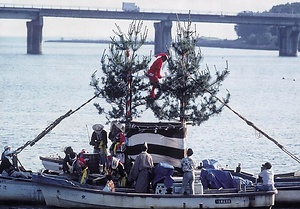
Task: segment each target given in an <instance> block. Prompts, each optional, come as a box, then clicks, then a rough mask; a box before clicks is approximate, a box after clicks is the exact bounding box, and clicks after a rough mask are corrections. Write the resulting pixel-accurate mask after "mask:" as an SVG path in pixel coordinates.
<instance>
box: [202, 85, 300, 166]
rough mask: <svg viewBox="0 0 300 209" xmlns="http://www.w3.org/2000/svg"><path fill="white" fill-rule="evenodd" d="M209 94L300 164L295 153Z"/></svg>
mask: <svg viewBox="0 0 300 209" xmlns="http://www.w3.org/2000/svg"><path fill="white" fill-rule="evenodd" d="M206 91H207V92H208V93H209V94H211V95H212V96H213V97H215V98H216V99H217V100H218V101H219V102H221V103H222V104H223V105H224V106H225V107H227V108H228V109H229V110H231V111H232V112H233V113H234V114H236V115H237V116H238V117H239V118H241V119H242V120H243V121H245V122H246V123H247V125H248V126H251V127H253V128H254V129H255V130H256V131H258V132H259V133H261V134H262V135H264V136H265V137H266V138H267V139H269V140H271V141H272V142H273V143H274V144H276V146H278V147H279V148H280V149H281V150H282V151H284V152H285V153H286V154H288V155H289V156H290V157H291V158H293V159H294V160H296V161H297V162H298V163H300V159H299V158H298V157H297V156H296V155H294V154H293V153H291V152H290V151H288V150H287V149H286V148H285V147H284V146H283V145H281V144H280V143H279V142H278V141H276V140H275V139H274V138H272V137H271V136H269V135H268V134H267V133H265V132H264V131H262V130H261V129H259V128H258V127H257V126H255V125H254V123H252V122H251V121H249V120H248V119H246V118H245V117H243V116H242V115H240V114H239V113H238V112H236V111H235V110H234V109H232V108H231V107H230V106H229V105H227V104H226V103H224V102H223V101H222V100H221V99H219V98H218V97H217V96H214V95H213V94H212V93H211V92H209V91H208V90H206Z"/></svg>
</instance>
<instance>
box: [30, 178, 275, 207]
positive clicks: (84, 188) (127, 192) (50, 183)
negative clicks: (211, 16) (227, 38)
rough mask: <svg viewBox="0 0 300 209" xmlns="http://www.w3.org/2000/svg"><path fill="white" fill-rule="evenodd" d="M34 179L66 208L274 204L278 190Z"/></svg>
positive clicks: (49, 198) (55, 203) (50, 199)
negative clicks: (190, 189) (108, 185)
mask: <svg viewBox="0 0 300 209" xmlns="http://www.w3.org/2000/svg"><path fill="white" fill-rule="evenodd" d="M33 181H35V182H36V183H37V184H39V185H40V188H41V190H42V192H43V195H44V198H45V202H46V205H47V206H55V207H63V208H116V209H122V208H124V209H125V208H133V209H135V208H136V209H144V208H160V209H171V208H172V209H177V208H178V209H179V208H190V209H194V208H195V209H196V208H197V209H199V208H228V209H229V208H271V207H272V206H273V205H274V201H275V194H276V193H277V191H276V190H274V191H258V192H256V191H254V190H250V189H247V190H244V191H238V190H237V189H224V190H207V191H205V192H204V193H201V190H200V191H199V193H197V192H196V194H195V195H185V194H179V193H178V192H176V189H173V193H172V194H165V193H161V192H158V191H156V192H154V193H136V192H134V189H133V188H131V187H119V186H116V187H115V188H114V190H113V191H107V190H105V189H104V188H105V187H104V186H92V185H86V184H80V183H78V182H76V181H72V180H70V179H66V178H61V177H57V176H55V175H47V174H36V175H33Z"/></svg>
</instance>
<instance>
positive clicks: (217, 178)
mask: <svg viewBox="0 0 300 209" xmlns="http://www.w3.org/2000/svg"><path fill="white" fill-rule="evenodd" d="M201 182H202V185H203V188H204V189H220V188H223V189H227V188H234V185H233V176H232V175H231V173H230V172H229V171H223V170H217V169H205V168H202V170H201Z"/></svg>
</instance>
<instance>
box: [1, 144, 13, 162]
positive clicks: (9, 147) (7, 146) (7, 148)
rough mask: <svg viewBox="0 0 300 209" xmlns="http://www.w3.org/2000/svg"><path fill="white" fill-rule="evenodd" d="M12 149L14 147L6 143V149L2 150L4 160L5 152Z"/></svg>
mask: <svg viewBox="0 0 300 209" xmlns="http://www.w3.org/2000/svg"><path fill="white" fill-rule="evenodd" d="M11 149H12V147H11V146H10V145H6V146H5V147H4V151H3V152H2V155H1V161H3V158H4V157H5V156H4V152H5V151H7V150H11Z"/></svg>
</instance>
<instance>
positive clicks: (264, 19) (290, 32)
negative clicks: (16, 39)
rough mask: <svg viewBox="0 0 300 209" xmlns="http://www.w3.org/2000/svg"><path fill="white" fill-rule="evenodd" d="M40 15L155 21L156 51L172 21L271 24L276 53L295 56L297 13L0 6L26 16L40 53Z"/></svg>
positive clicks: (32, 50) (165, 42)
mask: <svg viewBox="0 0 300 209" xmlns="http://www.w3.org/2000/svg"><path fill="white" fill-rule="evenodd" d="M43 17H71V18H90V19H119V20H135V19H136V20H143V21H147V20H148V21H158V22H155V23H154V28H155V37H154V40H155V53H159V52H164V51H166V46H170V44H171V41H172V39H171V37H172V34H171V29H172V22H173V21H178V20H179V21H188V20H191V21H192V22H206V23H229V24H254V25H272V26H276V27H278V29H279V30H278V31H279V34H278V36H279V56H297V50H298V36H299V32H300V15H293V14H277V13H276V14H272V13H265V14H264V13H260V14H257V13H245V14H243V15H223V14H198V13H197V14H195V13H190V14H188V13H172V12H170V13H163V12H126V11H118V10H116V11H108V10H99V9H78V8H77V9H73V8H45V7H43V8H37V7H15V6H9V7H8V6H5V5H3V6H0V18H5V19H29V20H30V21H28V22H27V23H26V26H27V53H28V54H41V53H42V49H41V43H42V28H43Z"/></svg>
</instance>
